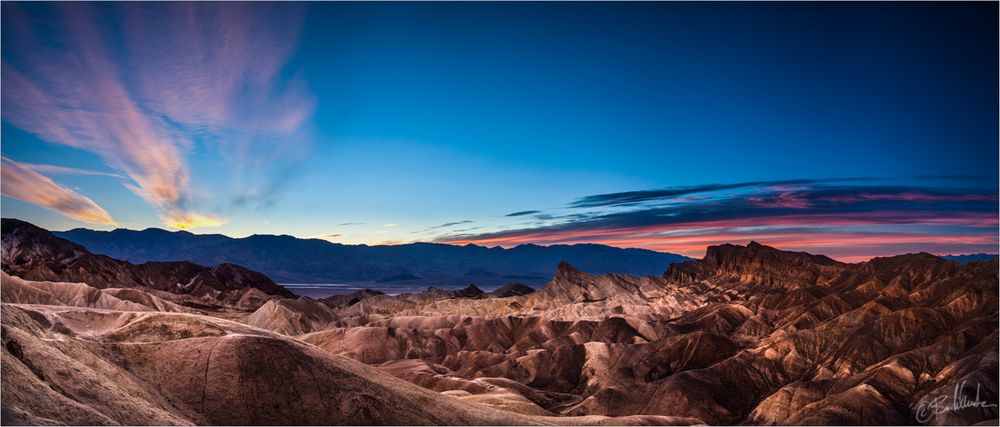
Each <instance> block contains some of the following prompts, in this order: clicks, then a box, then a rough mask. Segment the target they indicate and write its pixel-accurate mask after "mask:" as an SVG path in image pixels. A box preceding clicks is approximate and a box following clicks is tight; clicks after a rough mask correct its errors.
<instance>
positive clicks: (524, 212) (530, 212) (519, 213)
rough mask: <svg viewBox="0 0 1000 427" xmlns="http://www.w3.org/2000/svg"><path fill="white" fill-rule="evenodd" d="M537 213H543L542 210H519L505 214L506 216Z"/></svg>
mask: <svg viewBox="0 0 1000 427" xmlns="http://www.w3.org/2000/svg"><path fill="white" fill-rule="evenodd" d="M536 213H541V211H518V212H512V213H509V214H507V215H504V216H524V215H531V214H536Z"/></svg>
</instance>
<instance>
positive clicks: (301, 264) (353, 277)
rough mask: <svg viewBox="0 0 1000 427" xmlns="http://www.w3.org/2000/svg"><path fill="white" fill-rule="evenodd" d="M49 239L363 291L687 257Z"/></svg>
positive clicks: (140, 235)
mask: <svg viewBox="0 0 1000 427" xmlns="http://www.w3.org/2000/svg"><path fill="white" fill-rule="evenodd" d="M54 234H55V235H57V236H59V237H62V238H64V239H66V240H69V241H71V242H74V243H78V244H80V245H83V246H84V247H86V248H87V249H89V250H91V251H92V252H94V253H97V254H103V255H107V256H110V257H113V258H117V259H122V260H126V261H130V262H133V263H143V262H148V261H189V262H194V263H198V264H202V265H216V264H221V263H231V264H238V265H242V266H244V267H247V268H250V269H253V270H256V271H259V272H261V273H264V274H266V275H267V276H268V277H270V278H271V279H273V280H275V281H277V282H279V283H368V284H371V285H372V286H371V287H379V286H387V285H390V284H393V283H405V284H408V285H424V286H444V287H464V286H466V285H468V284H470V283H474V284H476V285H480V286H499V285H506V284H510V283H515V282H516V283H524V284H528V285H542V284H544V283H545V282H546V281H547V280H548V278H549V277H551V276H552V274H553V273H554V272H555V268H556V265H558V264H559V262H560V261H567V262H570V263H572V264H573V265H575V266H577V267H578V268H580V269H581V270H583V271H586V272H590V273H595V274H603V273H627V274H635V275H648V274H659V273H661V272H662V271H663V269H664V268H665V266H667V265H670V264H671V263H674V262H682V261H687V260H689V259H690V258H687V257H685V256H682V255H675V254H669V253H661V252H654V251H650V250H645V249H621V248H615V247H611V246H604V245H594V244H578V245H553V246H538V245H532V244H526V245H520V246H517V247H513V248H510V249H505V248H501V247H492V248H487V247H483V246H476V245H465V246H455V245H447V244H435V243H412V244H405V245H393V246H367V245H344V244H338V243H331V242H328V241H326V240H321V239H299V238H295V237H292V236H287V235H282V236H274V235H253V236H249V237H245V238H231V237H227V236H223V235H220V234H192V233H189V232H186V231H175V232H170V231H166V230H162V229H158V228H148V229H145V230H141V231H136V230H126V229H116V230H114V231H94V230H88V229H82V228H77V229H73V230H69V231H63V232H55V233H54Z"/></svg>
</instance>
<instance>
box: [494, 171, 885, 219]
mask: <svg viewBox="0 0 1000 427" xmlns="http://www.w3.org/2000/svg"><path fill="white" fill-rule="evenodd" d="M873 180H875V179H874V178H864V177H862V178H836V179H788V180H778V181H750V182H738V183H734V184H707V185H697V186H688V187H673V188H664V189H659V190H643V191H626V192H621V193H607V194H596V195H593V196H587V197H583V198H581V199H578V200H576V201H574V202H573V203H572V205H571V206H573V207H577V208H584V207H599V206H618V205H628V204H635V203H641V202H650V201H655V200H665V199H672V198H675V197H678V196H684V195H689V194H697V193H708V192H714V191H720V190H733V189H740V188H748V187H761V186H787V185H801V184H819V183H832V182H857V181H873ZM526 212H529V213H534V212H531V211H526ZM507 216H513V214H510V215H507Z"/></svg>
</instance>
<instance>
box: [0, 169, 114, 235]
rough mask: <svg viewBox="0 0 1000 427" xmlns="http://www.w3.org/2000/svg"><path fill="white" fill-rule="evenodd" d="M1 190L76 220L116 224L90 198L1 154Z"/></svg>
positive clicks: (9, 195)
mask: <svg viewBox="0 0 1000 427" xmlns="http://www.w3.org/2000/svg"><path fill="white" fill-rule="evenodd" d="M2 164H3V167H2V168H0V169H2V180H0V181H2V186H0V187H2V193H3V195H4V196H7V197H13V198H15V199H18V200H23V201H25V202H28V203H31V204H35V205H38V206H42V207H45V208H48V209H51V210H53V211H56V212H59V213H60V214H63V215H66V216H68V217H70V218H73V219H75V220H78V221H83V222H86V223H91V224H107V225H115V221H114V220H113V219H111V215H110V214H108V212H107V211H105V210H104V209H103V208H101V207H100V206H98V205H97V203H95V202H94V201H93V200H91V199H89V198H87V197H85V196H83V195H80V194H79V193H77V192H75V191H73V190H70V189H69V188H66V187H63V186H61V185H59V184H57V183H56V182H55V181H53V180H52V179H50V178H48V177H46V176H44V175H42V174H39V173H38V172H35V171H34V170H33V169H32V168H30V167H28V166H26V165H24V164H22V163H18V162H16V161H13V160H11V159H8V158H6V157H3V159H2Z"/></svg>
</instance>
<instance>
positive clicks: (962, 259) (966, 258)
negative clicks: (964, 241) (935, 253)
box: [941, 254, 1000, 264]
mask: <svg viewBox="0 0 1000 427" xmlns="http://www.w3.org/2000/svg"><path fill="white" fill-rule="evenodd" d="M997 257H1000V255H997V254H968V255H942V256H941V258H944V259H947V260H951V261H955V262H959V263H962V264H966V263H970V262H990V261H992V260H995V259H997Z"/></svg>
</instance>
